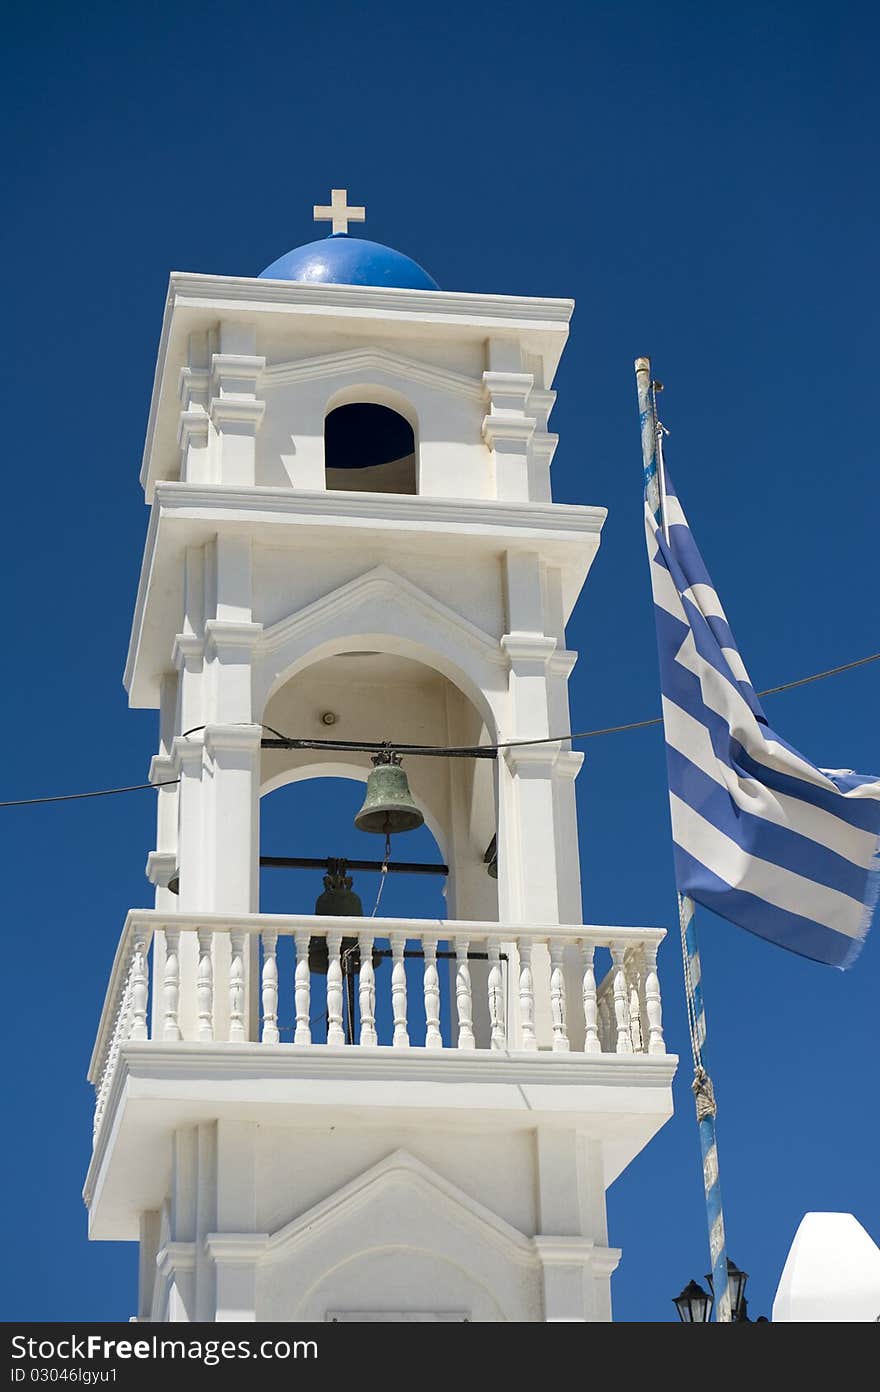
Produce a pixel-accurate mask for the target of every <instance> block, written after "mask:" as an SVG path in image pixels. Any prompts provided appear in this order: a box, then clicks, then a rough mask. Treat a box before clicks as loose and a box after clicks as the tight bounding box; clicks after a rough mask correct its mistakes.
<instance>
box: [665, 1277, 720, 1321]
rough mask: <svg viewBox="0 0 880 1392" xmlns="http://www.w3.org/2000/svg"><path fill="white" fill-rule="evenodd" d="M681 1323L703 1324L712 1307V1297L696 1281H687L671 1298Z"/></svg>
mask: <svg viewBox="0 0 880 1392" xmlns="http://www.w3.org/2000/svg"><path fill="white" fill-rule="evenodd" d="M672 1303H673V1305H674V1306H675V1308H676V1310H677V1311H678V1318H679V1319H680V1320H681V1322H682V1324H705V1323H706V1321H707V1320H708V1318H709V1311H710V1310H711V1309H712V1297H711V1295H710V1294H709V1292H708V1291H706V1290H703V1287H702V1286H701V1285H699V1284H698V1282H696V1281H689V1282H688V1284H687V1285H686V1286H685V1288H684V1290H683V1291H682V1292H681V1294H680V1295H677V1296H676V1297H675V1299H674V1300H673V1302H672Z"/></svg>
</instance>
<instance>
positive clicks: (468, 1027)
mask: <svg viewBox="0 0 880 1392" xmlns="http://www.w3.org/2000/svg"><path fill="white" fill-rule="evenodd" d="M469 947H470V943H469V942H468V940H467V938H456V939H455V1006H456V1010H457V1011H458V1047H459V1049H474V1048H476V1040H475V1039H474V1019H473V997H472V995H471V969H470V965H469V963H468V948H469Z"/></svg>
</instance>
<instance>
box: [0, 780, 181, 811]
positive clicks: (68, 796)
mask: <svg viewBox="0 0 880 1392" xmlns="http://www.w3.org/2000/svg"><path fill="white" fill-rule="evenodd" d="M179 782H180V779H179V778H165V779H163V780H162V782H161V783H130V784H129V785H128V787H126V788H99V789H98V790H97V792H93V793H59V794H57V796H55V797H37V798H15V799H14V800H13V801H12V802H0V807H33V806H34V805H35V804H36V803H38V802H74V801H76V800H77V799H78V798H96V797H110V796H112V794H113V793H139V792H140V791H141V790H142V789H143V788H170V787H171V785H172V783H179Z"/></svg>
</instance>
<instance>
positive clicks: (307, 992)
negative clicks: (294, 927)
mask: <svg viewBox="0 0 880 1392" xmlns="http://www.w3.org/2000/svg"><path fill="white" fill-rule="evenodd" d="M309 936H310V935H309V934H308V933H297V934H296V975H295V978H294V1002H295V1005H296V1030H295V1032H294V1036H293V1042H294V1044H311V1042H312V1027H311V1025H310V1024H309V1010H310V1009H311V997H312V978H311V974H310V972H309Z"/></svg>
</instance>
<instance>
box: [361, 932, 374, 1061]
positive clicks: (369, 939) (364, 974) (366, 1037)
mask: <svg viewBox="0 0 880 1392" xmlns="http://www.w3.org/2000/svg"><path fill="white" fill-rule="evenodd" d="M358 947H359V948H360V954H361V977H360V984H359V986H358V1000H359V1002H360V1007H361V1044H362V1045H363V1044H378V1043H379V1036H378V1035H377V1034H376V973H375V972H374V971H373V935H372V933H361V935H360V937H359V938H358Z"/></svg>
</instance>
